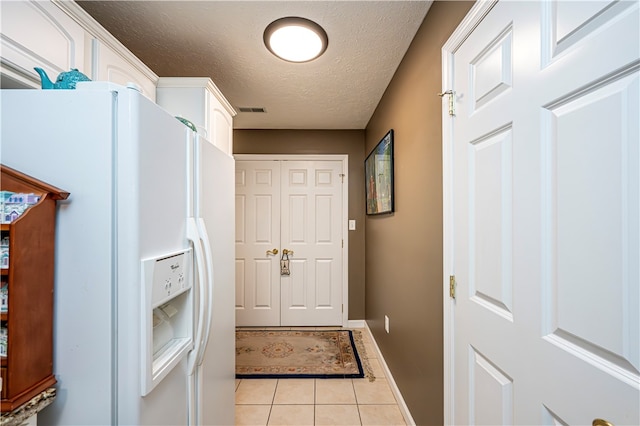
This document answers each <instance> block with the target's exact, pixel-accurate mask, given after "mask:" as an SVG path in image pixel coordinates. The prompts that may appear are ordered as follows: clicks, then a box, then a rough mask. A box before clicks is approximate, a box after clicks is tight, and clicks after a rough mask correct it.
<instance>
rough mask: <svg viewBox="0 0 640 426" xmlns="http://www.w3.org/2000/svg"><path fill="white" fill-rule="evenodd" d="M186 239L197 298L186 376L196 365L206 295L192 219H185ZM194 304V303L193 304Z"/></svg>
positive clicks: (196, 228) (195, 229) (201, 255)
mask: <svg viewBox="0 0 640 426" xmlns="http://www.w3.org/2000/svg"><path fill="white" fill-rule="evenodd" d="M187 239H188V240H189V241H191V242H192V243H193V249H194V251H195V254H196V269H197V279H196V280H194V281H195V282H194V284H193V288H194V290H195V292H194V293H196V294H195V296H196V297H197V298H198V302H199V306H198V308H199V309H198V320H197V323H196V327H195V328H196V332H195V339H194V347H193V350H192V351H191V352H190V353H189V357H188V359H189V361H188V365H187V368H188V374H189V375H190V376H191V375H193V373H194V371H195V368H196V365H197V364H198V354H199V353H200V345H201V343H202V338H203V333H204V325H205V324H204V321H205V309H206V294H205V292H206V291H207V289H206V285H205V278H204V275H205V269H204V268H205V266H204V257H205V255H204V253H203V249H202V243H201V242H200V234H199V233H198V225H197V223H196V220H195V219H194V218H193V217H190V218H187ZM194 303H195V302H194Z"/></svg>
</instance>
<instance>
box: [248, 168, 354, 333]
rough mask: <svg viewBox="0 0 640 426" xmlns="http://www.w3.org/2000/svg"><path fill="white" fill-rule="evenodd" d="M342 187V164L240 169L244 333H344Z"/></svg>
mask: <svg viewBox="0 0 640 426" xmlns="http://www.w3.org/2000/svg"><path fill="white" fill-rule="evenodd" d="M343 186H344V184H343V162H342V161H336V160H328V161H324V160H282V161H262V160H241V161H237V162H236V313H237V314H236V324H237V325H238V326H285V325H286V326H321V325H342V323H343V310H342V304H343V293H344V278H343V277H344V270H345V269H344V260H343V255H344V247H343V241H342V240H343V237H342V236H343V233H344V222H345V220H344V218H343ZM285 249H286V250H287V251H288V252H289V255H288V260H289V275H281V264H280V261H281V259H282V257H283V253H284V250H285ZM276 250H277V253H276ZM272 253H273V254H272Z"/></svg>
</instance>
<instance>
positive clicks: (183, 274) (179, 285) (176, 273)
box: [143, 250, 191, 308]
mask: <svg viewBox="0 0 640 426" xmlns="http://www.w3.org/2000/svg"><path fill="white" fill-rule="evenodd" d="M190 254H191V251H190V250H187V251H182V252H179V253H176V254H172V255H169V256H164V257H160V258H155V259H146V260H144V261H143V264H144V270H145V275H147V274H149V276H150V278H151V286H150V287H151V306H152V307H153V308H155V307H158V306H159V305H161V304H162V303H164V302H166V301H168V300H171V299H173V298H174V297H176V296H177V295H179V294H180V293H183V292H184V291H186V290H187V289H189V288H190V287H191V285H190V282H189V279H188V278H189V277H188V270H189V269H188V267H189V265H190V263H191V256H190Z"/></svg>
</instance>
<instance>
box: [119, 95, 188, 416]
mask: <svg viewBox="0 0 640 426" xmlns="http://www.w3.org/2000/svg"><path fill="white" fill-rule="evenodd" d="M126 92H127V96H126V97H121V98H120V99H119V100H118V103H117V108H118V120H119V128H118V143H117V146H116V155H117V168H118V173H117V174H116V177H117V181H116V191H117V195H116V200H117V203H118V208H117V224H118V226H117V231H116V232H117V249H118V251H117V263H118V287H117V288H118V294H117V308H118V315H117V317H118V324H117V336H118V338H117V344H118V346H117V358H116V359H117V367H118V375H117V406H118V417H117V419H116V423H117V424H127V425H128V424H136V425H163V424H174V425H175V424H185V423H186V421H187V419H188V417H187V416H188V400H187V396H186V395H187V376H186V358H183V359H182V360H180V361H179V362H177V363H176V364H175V365H172V368H171V369H170V371H169V372H168V373H166V375H165V376H164V377H163V378H162V380H161V381H160V382H159V383H157V384H155V385H154V387H153V390H152V391H151V392H150V393H148V394H147V395H146V396H144V397H141V377H142V374H143V372H142V368H141V355H140V353H141V342H142V336H141V327H140V326H137V321H140V318H141V315H142V313H141V310H142V300H141V299H142V298H141V295H142V286H143V282H142V277H143V273H142V270H141V269H142V262H141V260H142V259H149V258H158V257H162V256H166V255H167V254H168V253H175V252H178V251H183V250H187V249H189V244H188V242H187V239H186V211H187V207H186V203H187V192H186V189H187V142H188V135H189V131H188V129H187V127H186V126H184V125H183V124H182V123H180V122H179V121H178V120H176V119H175V118H174V117H172V116H170V115H169V114H168V113H167V112H166V111H164V110H163V109H161V108H160V107H158V106H157V105H156V104H154V103H153V102H151V101H150V100H148V99H147V98H145V97H144V96H142V95H141V94H140V93H139V92H137V91H134V90H126ZM190 267H191V262H189V268H190ZM182 310H183V312H181V313H180V314H181V315H184V316H185V317H188V318H189V321H191V319H192V318H193V305H192V303H189V304H184V305H183V306H182ZM184 310H189V311H190V312H184Z"/></svg>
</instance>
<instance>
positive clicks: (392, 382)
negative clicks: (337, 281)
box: [349, 321, 416, 426]
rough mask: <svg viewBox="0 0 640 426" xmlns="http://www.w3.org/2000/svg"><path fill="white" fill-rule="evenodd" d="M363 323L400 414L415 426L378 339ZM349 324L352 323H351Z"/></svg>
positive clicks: (411, 425)
mask: <svg viewBox="0 0 640 426" xmlns="http://www.w3.org/2000/svg"><path fill="white" fill-rule="evenodd" d="M362 322H363V323H364V325H363V327H364V328H366V329H367V333H369V337H371V342H373V348H374V349H375V351H376V354H377V355H378V361H379V362H380V366H381V367H382V369H383V370H384V375H385V376H387V382H388V383H389V386H390V387H391V392H393V395H394V396H395V397H396V401H397V402H398V408H399V409H400V413H402V417H404V421H405V422H406V423H407V425H410V426H415V425H416V422H415V421H414V420H413V417H412V416H411V413H410V412H409V407H407V404H406V403H405V402H404V398H402V394H401V393H400V389H398V385H396V381H395V380H393V375H392V374H391V371H390V370H389V366H387V363H386V362H385V361H384V357H383V356H382V352H380V348H379V347H378V344H377V343H376V339H375V338H374V337H373V333H371V330H370V329H369V325H368V324H367V322H366V321H362ZM349 323H351V321H349Z"/></svg>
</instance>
